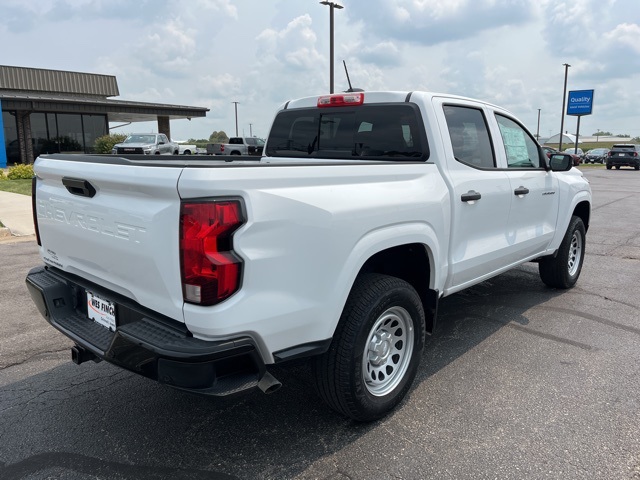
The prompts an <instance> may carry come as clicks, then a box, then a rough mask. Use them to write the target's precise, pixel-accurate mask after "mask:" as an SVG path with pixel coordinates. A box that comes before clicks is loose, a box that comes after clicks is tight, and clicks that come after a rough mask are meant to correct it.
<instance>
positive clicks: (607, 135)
mask: <svg viewBox="0 0 640 480" xmlns="http://www.w3.org/2000/svg"><path fill="white" fill-rule="evenodd" d="M611 135H612V133H611V132H601V131H597V132H596V133H593V134H591V136H592V137H610V136H611Z"/></svg>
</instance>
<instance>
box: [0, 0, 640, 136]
mask: <svg viewBox="0 0 640 480" xmlns="http://www.w3.org/2000/svg"><path fill="white" fill-rule="evenodd" d="M337 3H339V4H340V5H342V6H344V8H343V9H335V10H334V27H335V28H334V45H335V47H334V59H335V66H334V77H335V80H334V84H335V90H336V92H338V91H343V90H346V89H347V88H348V84H347V80H346V76H345V74H344V67H343V63H342V62H343V60H344V61H345V62H346V64H347V67H348V70H349V77H350V79H351V83H352V85H353V86H354V87H359V88H363V89H364V90H365V91H367V90H369V91H373V90H408V91H416V90H425V91H432V92H441V93H451V94H456V95H463V96H467V97H472V98H477V99H480V100H485V101H489V102H491V103H494V104H497V105H500V106H501V107H504V108H506V109H508V110H510V111H511V112H512V113H513V114H514V115H516V117H518V118H519V119H520V120H521V121H522V122H523V123H524V124H525V126H527V128H528V129H529V130H530V131H531V132H532V133H534V134H535V133H536V132H537V129H538V116H539V118H540V127H539V132H540V136H541V137H543V138H544V137H548V136H551V135H553V134H556V133H558V132H559V131H560V122H561V113H562V100H563V88H564V79H565V67H564V66H563V64H565V63H566V64H569V65H571V66H570V67H569V68H568V75H567V91H572V90H594V97H593V113H592V115H589V116H583V117H582V118H581V120H580V132H579V133H580V136H583V135H585V136H589V135H591V134H593V133H595V132H596V131H598V130H600V131H609V132H611V133H613V134H628V135H630V136H631V137H638V136H640V0H571V1H564V0H341V1H337ZM329 14H330V9H329V7H328V6H326V5H321V4H320V3H319V1H318V0H235V1H234V0H135V1H132V0H31V1H25V0H15V1H14V0H0V19H2V21H1V22H0V45H2V48H1V49H0V64H2V65H10V66H21V67H32V68H46V69H56V70H68V71H78V72H89V73H100V74H107V75H115V76H116V78H117V82H118V87H119V90H120V96H119V97H115V98H117V99H120V100H133V101H142V102H154V103H167V104H174V105H188V106H197V107H206V108H209V109H210V111H209V112H208V113H207V116H206V118H197V119H192V120H186V119H184V120H173V121H171V134H172V137H173V139H174V140H186V139H189V138H197V139H200V138H209V135H210V134H211V133H212V132H214V131H220V130H223V131H225V132H226V133H227V135H230V136H232V135H235V133H236V132H235V128H236V127H235V110H234V103H233V102H239V103H238V104H237V119H238V134H240V135H250V134H252V135H255V136H258V137H266V136H267V135H268V131H269V128H270V125H271V122H272V120H273V116H274V114H275V112H276V110H277V109H278V107H279V106H280V105H282V104H283V103H284V102H286V101H287V100H290V99H294V98H299V97H305V96H313V95H322V94H327V93H328V92H329V51H330V28H329ZM114 127H117V124H111V128H112V130H111V131H112V132H114V133H128V132H133V131H157V124H156V123H155V122H148V123H140V124H132V125H129V126H121V127H117V128H114ZM576 127H577V117H575V116H569V117H565V122H564V130H565V131H568V132H569V133H575V132H576Z"/></svg>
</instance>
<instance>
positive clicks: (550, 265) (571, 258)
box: [538, 215, 586, 289]
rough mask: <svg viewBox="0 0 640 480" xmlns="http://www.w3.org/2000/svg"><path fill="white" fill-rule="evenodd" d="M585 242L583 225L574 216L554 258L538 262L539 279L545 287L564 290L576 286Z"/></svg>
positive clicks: (579, 219)
mask: <svg viewBox="0 0 640 480" xmlns="http://www.w3.org/2000/svg"><path fill="white" fill-rule="evenodd" d="M585 240H586V230H585V228H584V223H583V222H582V219H581V218H580V217H577V216H575V215H574V216H573V217H571V221H570V222H569V227H568V228H567V232H566V233H565V235H564V238H563V239H562V243H561V244H560V248H559V249H558V253H557V254H556V256H555V257H554V256H549V257H544V258H541V259H540V261H539V262H538V272H539V273H540V278H541V279H542V281H543V282H544V283H545V284H546V285H547V286H549V287H553V288H562V289H566V288H571V287H573V286H574V285H575V284H576V282H577V281H578V277H579V276H580V272H581V271H582V263H583V262H584V252H585Z"/></svg>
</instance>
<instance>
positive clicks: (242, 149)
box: [207, 137, 264, 156]
mask: <svg viewBox="0 0 640 480" xmlns="http://www.w3.org/2000/svg"><path fill="white" fill-rule="evenodd" d="M263 148H264V140H263V139H262V138H258V137H231V138H230V139H229V143H208V144H207V153H208V154H209V155H258V156H260V155H262V152H263Z"/></svg>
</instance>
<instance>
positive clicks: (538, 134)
mask: <svg viewBox="0 0 640 480" xmlns="http://www.w3.org/2000/svg"><path fill="white" fill-rule="evenodd" d="M540 110H541V109H540V108H539V109H538V130H536V140H538V142H540Z"/></svg>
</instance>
